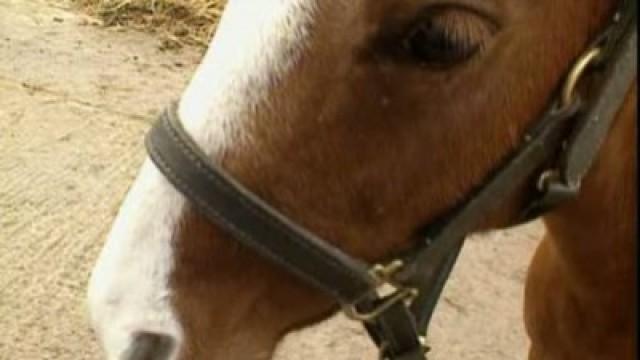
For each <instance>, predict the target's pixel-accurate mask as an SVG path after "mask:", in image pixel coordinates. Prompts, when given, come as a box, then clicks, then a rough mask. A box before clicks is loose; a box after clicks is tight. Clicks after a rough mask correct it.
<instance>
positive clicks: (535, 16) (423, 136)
mask: <svg viewBox="0 0 640 360" xmlns="http://www.w3.org/2000/svg"><path fill="white" fill-rule="evenodd" d="M436 3H437V4H440V5H439V9H443V8H444V10H443V11H444V13H443V15H442V16H443V17H442V18H441V19H440V21H442V22H445V23H449V24H454V26H457V27H458V28H460V29H461V30H460V31H466V32H468V33H469V34H470V35H469V36H470V37H471V38H474V39H479V40H481V41H482V42H483V49H482V51H481V52H480V53H479V54H477V55H476V56H475V57H474V58H473V59H471V60H470V61H469V62H467V63H465V64H462V65H458V66H454V67H451V68H424V67H421V66H417V65H415V64H412V63H410V61H408V60H407V59H406V58H403V57H402V56H397V55H396V54H395V52H394V51H393V49H394V46H396V44H397V42H398V41H400V40H401V39H400V38H399V34H400V33H401V31H402V30H403V29H405V28H406V27H407V26H408V25H409V24H410V23H412V22H414V21H415V19H416V17H417V16H418V14H419V12H420V11H421V10H422V9H424V8H425V7H426V6H427V5H430V6H433V5H435V4H436ZM451 3H453V4H455V5H456V6H457V7H456V8H453V7H451V6H448V7H445V6H444V5H443V4H451ZM612 4H614V1H613V0H610V1H602V0H589V1H585V0H564V1H556V0H517V1H516V0H494V1H471V0H456V1H453V0H452V1H449V2H444V1H433V0H376V1H370V0H331V1H318V9H317V12H316V14H315V16H316V19H315V21H314V23H313V27H312V29H311V32H312V34H313V35H312V39H311V41H310V43H308V44H306V46H305V51H304V54H303V56H302V58H301V59H300V60H299V61H298V63H297V65H296V66H295V67H294V68H293V69H292V70H291V71H290V73H289V74H287V75H286V76H285V77H284V79H282V80H280V81H279V82H278V83H274V84H273V89H272V91H271V94H270V97H269V98H268V99H264V102H263V104H262V105H260V106H259V107H258V109H257V111H256V112H255V117H254V118H253V119H252V122H251V123H252V126H251V128H250V129H249V130H248V135H249V136H248V137H249V138H250V139H251V141H250V145H251V146H243V147H242V148H238V149H230V150H229V151H228V152H226V153H225V154H224V156H221V157H220V158H218V159H215V160H216V161H217V162H219V163H221V164H222V165H223V166H224V167H225V168H226V169H227V170H228V171H229V172H230V173H232V174H233V175H234V176H235V177H237V178H238V179H239V180H240V181H241V182H243V183H244V184H245V185H246V186H247V187H248V188H250V189H252V190H253V191H255V192H256V193H257V194H259V195H260V196H261V197H262V198H264V199H265V200H266V201H267V202H269V203H270V204H272V205H273V206H275V207H277V208H278V209H280V210H281V211H282V212H283V213H285V214H286V215H289V216H290V217H291V218H292V219H295V220H296V221H297V222H298V223H300V224H302V225H304V226H306V227H307V228H309V229H310V230H312V231H313V232H315V233H317V234H319V235H320V236H321V237H323V238H325V239H327V241H330V242H332V243H334V244H336V245H337V246H339V247H341V248H342V249H344V250H345V251H347V252H349V253H350V254H352V255H354V256H358V257H362V258H364V259H367V260H372V261H373V260H377V259H381V258H383V257H387V256H389V255H390V254H392V253H393V252H395V251H398V250H399V249H402V248H405V247H407V246H409V245H410V244H411V241H412V240H413V235H414V232H415V230H416V229H417V228H419V227H420V226H422V225H424V224H426V223H428V222H429V221H430V220H432V219H434V218H435V217H437V216H438V215H440V214H442V213H443V212H444V211H446V210H447V209H449V208H451V207H452V206H453V205H455V204H456V203H457V202H458V201H460V200H461V199H462V198H464V196H465V195H466V194H467V193H468V192H469V191H471V189H473V187H474V186H476V185H477V184H479V183H481V182H482V180H483V179H484V177H485V176H486V175H487V174H488V173H489V172H490V171H491V170H492V169H493V168H494V167H495V166H496V164H498V163H499V162H500V160H501V159H502V158H504V156H506V155H507V154H509V153H510V151H512V150H513V149H514V148H515V147H516V146H517V145H518V144H519V143H520V142H521V137H522V134H523V132H524V131H525V130H526V128H527V127H528V126H529V125H530V124H531V123H532V122H533V121H535V120H536V119H537V117H538V116H539V115H540V113H541V112H542V111H543V109H544V108H545V107H546V105H547V103H548V101H549V96H550V94H551V92H552V91H553V89H555V87H556V86H557V85H558V84H559V82H560V81H561V79H562V77H563V75H564V74H565V73H566V71H567V70H568V68H569V66H570V65H571V63H572V62H573V60H574V59H575V57H576V56H578V55H579V54H580V52H581V51H582V50H583V49H584V47H585V46H586V44H587V43H588V42H589V41H590V39H591V38H592V37H593V36H594V35H595V34H596V33H597V32H598V31H599V30H600V29H601V28H602V25H603V24H604V22H605V21H606V20H607V19H608V17H609V15H610V12H611V6H612ZM462 7H467V8H469V7H472V8H473V9H474V11H475V12H478V13H486V14H489V17H490V18H491V20H481V18H480V17H478V15H473V14H472V12H470V11H468V10H462ZM635 96H636V95H635V92H633V93H632V94H631V95H630V98H629V99H630V100H629V102H628V103H629V104H631V103H635V101H634V100H633V99H635ZM635 111H636V110H635V107H633V106H632V105H628V106H627V107H626V108H625V111H623V112H622V113H621V115H620V120H619V121H618V122H617V125H616V129H615V130H614V131H613V132H612V134H611V137H610V139H609V140H608V142H607V144H606V146H605V149H604V150H603V152H602V154H601V158H600V160H599V162H598V163H597V165H596V167H595V169H594V170H593V171H592V173H591V175H590V177H589V179H588V180H587V182H586V183H585V190H584V193H583V194H582V196H581V198H580V199H579V200H578V201H575V202H573V203H572V204H568V205H567V206H565V207H563V208H562V209H560V210H559V211H558V212H556V213H554V214H552V215H551V216H549V217H548V219H547V223H548V226H549V229H550V231H549V236H548V237H547V238H546V240H545V241H544V242H543V244H542V245H541V247H540V249H539V251H538V253H537V255H536V258H535V259H534V262H533V265H532V268H531V274H530V276H529V280H528V286H527V307H526V311H525V312H526V318H527V324H528V329H529V332H530V335H531V339H532V342H533V347H532V356H531V357H532V359H536V360H537V359H574V358H575V359H589V358H593V359H596V358H598V359H600V358H606V359H631V358H632V357H633V356H632V350H631V347H630V346H631V344H632V340H631V339H632V338H633V336H634V335H635V326H631V325H632V324H631V322H630V321H629V320H627V318H628V317H630V316H631V315H632V309H633V306H632V304H633V302H632V301H633V300H632V298H631V294H632V289H633V286H634V284H635V282H633V283H632V280H633V276H632V275H631V274H632V273H633V272H632V268H633V265H634V264H635V263H634V261H633V259H630V258H629V257H630V256H631V255H630V254H631V253H632V248H633V242H632V241H630V238H631V236H632V234H633V229H632V228H633V226H632V225H633V219H635V216H633V217H632V214H635V196H633V197H632V194H633V195H635V188H634V186H635V185H634V184H635V180H634V179H635V172H634V171H633V170H632V169H633V166H631V165H629V164H631V163H633V162H634V159H635V157H634V156H635V152H634V149H635V141H636V139H635V137H633V136H632V135H630V134H631V133H632V128H634V127H635V122H634V120H633V118H634V117H635ZM257 154H259V156H256V155H257ZM622 164H626V165H622ZM519 199H520V196H519V194H515V195H514V200H513V201H512V202H509V203H508V204H505V206H504V208H503V209H500V211H498V212H497V213H496V214H493V216H491V217H490V218H491V222H490V224H489V226H490V227H496V226H504V225H507V224H508V223H509V222H510V221H511V220H512V218H513V216H514V215H515V213H514V209H515V208H517V207H518V206H519ZM175 240H176V241H175V243H176V250H177V258H176V266H175V271H174V273H173V275H172V287H173V289H174V290H175V299H174V303H175V306H176V309H177V310H178V312H179V315H180V318H181V322H182V324H183V325H184V326H185V333H186V341H187V344H186V345H187V346H186V348H185V350H184V352H183V354H182V355H183V356H182V357H183V358H184V359H202V358H205V357H206V358H214V359H215V358H217V357H216V356H226V357H227V358H229V359H234V357H237V358H242V359H269V358H270V356H271V351H272V350H273V347H274V345H275V344H276V343H277V341H278V340H279V339H280V338H281V336H282V335H283V334H284V333H286V332H287V331H289V330H291V329H293V328H297V327H299V326H303V325H305V324H309V323H312V322H314V321H316V320H318V319H321V318H323V317H325V316H327V315H328V314H329V313H330V312H331V311H332V310H333V309H334V308H335V305H334V304H333V302H332V301H331V299H327V298H325V297H324V296H322V295H321V294H319V293H317V292H316V291H315V290H313V289H311V288H309V287H308V286H307V285H306V284H302V283H300V282H299V281H297V280H296V279H294V278H293V277H292V276H291V275H289V274H286V273H285V272H283V271H281V270H280V269H278V268H276V267H275V266H273V265H271V264H269V263H267V262H266V261H264V260H262V259H260V258H258V257H257V256H256V255H255V254H253V253H251V252H250V251H247V250H245V249H242V248H240V247H239V245H238V244H237V243H236V242H235V241H234V240H233V239H230V238H228V236H226V235H225V234H223V233H221V232H220V230H218V229H216V228H215V227H213V226H212V225H211V224H210V223H208V222H207V221H205V220H204V219H202V218H201V217H200V216H199V215H197V214H195V213H188V214H186V215H185V216H184V221H183V224H182V226H181V229H180V231H179V232H178V233H177V234H176V239H175ZM611 309H616V310H611ZM634 314H635V313H633V318H634V319H635V315H634Z"/></svg>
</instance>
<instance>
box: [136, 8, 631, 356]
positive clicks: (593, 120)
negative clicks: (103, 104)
mask: <svg viewBox="0 0 640 360" xmlns="http://www.w3.org/2000/svg"><path fill="white" fill-rule="evenodd" d="M636 11H637V3H636V1H635V0H628V1H627V0H623V1H621V5H620V9H619V11H618V12H617V13H616V15H615V18H614V19H613V21H612V23H611V24H610V25H609V26H608V28H607V29H606V30H605V32H604V33H603V34H602V35H601V36H600V37H599V38H598V39H597V41H595V43H594V44H593V46H591V47H590V48H589V49H588V50H587V51H586V52H585V55H583V56H582V57H581V58H580V59H578V61H577V63H576V65H575V67H574V68H573V69H572V70H571V71H570V72H569V74H568V75H567V79H566V81H565V84H564V86H563V87H562V88H561V89H559V95H558V97H557V99H556V100H555V101H553V102H552V103H551V105H550V108H549V110H548V111H547V112H546V113H545V114H544V115H543V116H542V117H541V118H540V120H538V121H537V123H536V124H535V125H534V127H533V128H532V129H530V130H529V131H528V132H527V134H526V135H525V138H524V142H523V144H522V145H521V146H520V147H519V148H518V149H516V151H515V152H514V153H513V154H512V155H511V157H510V158H509V159H508V160H507V161H506V162H505V163H504V164H503V165H502V166H501V167H499V168H497V169H496V170H495V171H494V172H493V173H492V174H491V175H490V176H488V178H487V179H486V181H485V182H484V184H483V185H482V186H480V187H479V188H478V189H476V191H474V192H472V193H471V194H469V196H468V198H467V200H466V201H465V202H464V203H462V204H461V205H460V206H458V207H457V208H455V209H453V210H452V211H451V213H450V215H448V216H447V217H446V218H444V219H443V220H442V221H439V222H438V223H437V224H430V225H429V226H428V227H426V229H427V230H426V231H425V232H424V234H425V235H424V238H423V240H422V241H421V242H420V243H419V244H417V245H416V246H415V248H414V249H413V251H410V252H409V253H408V254H403V255H401V256H397V257H395V258H394V260H392V261H389V262H387V263H384V264H382V263H381V264H377V265H370V264H367V263H365V262H363V261H360V260H358V259H355V258H353V257H351V256H349V255H347V254H346V253H344V252H342V251H341V250H339V249H337V248H335V247H333V246H332V245H331V244H330V243H329V242H326V241H324V240H322V239H320V238H319V237H317V236H316V235H314V234H313V233H311V232H309V231H307V230H306V229H304V228H302V227H300V226H298V225H296V224H295V223H294V222H293V221H292V220H291V219H289V218H287V217H285V216H283V215H282V214H281V213H279V212H278V211H277V210H276V209H274V208H273V207H271V206H269V205H268V204H266V203H265V202H263V201H262V200H261V199H259V198H258V197H257V196H255V195H254V194H252V193H251V191H249V190H248V189H246V188H245V187H243V186H242V185H241V184H240V183H238V182H237V181H236V180H235V179H233V178H232V177H231V176H229V175H228V174H227V173H226V172H225V171H224V170H223V169H220V168H218V167H217V166H216V165H215V164H213V163H212V162H211V161H210V160H209V159H208V157H207V156H206V155H205V154H204V153H203V152H202V151H201V150H200V148H199V147H198V145H197V144H196V143H195V142H194V141H193V140H192V138H191V137H190V136H189V135H188V134H187V132H186V131H185V130H184V129H183V127H182V125H181V123H180V120H179V119H178V116H177V114H176V107H175V105H174V106H171V107H170V108H168V109H167V110H166V111H165V112H164V113H163V114H162V115H161V116H160V119H159V121H158V122H157V123H156V124H155V126H154V127H153V128H152V129H151V132H150V133H149V134H148V136H147V139H146V146H147V149H148V152H149V154H150V157H151V159H152V160H153V162H154V163H155V164H156V165H157V167H158V168H159V169H160V171H161V172H162V173H163V174H164V175H165V176H166V178H167V179H168V180H169V181H170V182H171V183H172V184H173V185H174V186H175V188H176V189H178V190H179V191H180V192H181V193H182V194H183V195H184V196H185V197H187V198H188V199H189V200H190V201H191V203H192V204H193V205H194V206H195V207H196V208H197V209H198V211H200V212H201V213H202V214H204V215H205V216H206V217H207V218H208V219H209V220H210V221H211V222H213V223H215V224H216V225H218V226H220V227H222V228H223V229H225V230H226V231H227V232H228V233H230V234H231V235H232V236H233V237H234V238H235V239H237V241H239V242H241V243H242V244H243V245H245V246H247V247H248V248H250V249H252V250H254V251H256V252H257V253H259V254H260V255H262V256H264V257H266V258H268V259H270V260H271V261H273V262H274V263H276V264H278V265H280V266H282V267H284V268H285V269H286V270H288V271H289V272H291V273H293V274H295V275H297V276H298V277H299V278H300V279H301V280H303V281H305V282H307V283H309V284H312V285H314V286H315V287H316V288H318V289H319V290H321V291H324V292H325V293H326V294H328V295H330V296H332V297H333V298H335V299H336V300H337V301H338V303H339V304H340V305H341V306H342V308H343V309H344V312H345V314H346V315H347V316H348V317H349V318H351V319H354V320H357V321H361V322H363V323H364V325H365V326H366V328H367V330H368V332H369V334H370V335H371V337H372V339H373V340H374V341H375V343H376V344H377V345H378V347H379V348H380V358H381V359H388V360H424V359H426V353H427V351H428V347H427V346H426V343H425V337H426V334H427V330H428V325H429V322H430V319H431V315H432V313H433V311H434V308H435V306H436V304H437V301H438V299H439V297H440V293H441V291H442V288H443V287H444V284H445V282H446V280H447V279H448V277H449V274H450V272H451V270H452V269H453V266H454V265H455V262H456V259H457V258H458V254H459V253H460V251H461V249H462V246H463V244H464V239H465V237H466V236H467V235H468V234H469V233H471V232H473V231H474V230H475V229H476V228H477V226H479V222H480V221H482V220H483V216H484V215H485V214H486V213H488V212H490V211H492V210H494V209H495V208H496V207H498V206H500V205H501V204H502V203H503V202H504V201H505V198H506V197H507V196H508V194H511V193H512V192H513V191H515V190H517V189H519V188H520V187H521V186H522V184H525V183H526V182H527V181H530V180H531V179H532V178H534V177H537V178H538V181H537V183H536V184H535V186H532V188H533V189H532V192H533V196H532V197H533V200H532V201H531V202H530V203H529V205H528V206H527V207H526V208H525V209H523V216H522V221H521V222H525V221H528V220H531V219H534V218H536V217H538V216H540V215H541V214H543V213H545V212H547V211H549V210H550V209H553V208H554V207H555V206H557V205H558V204H560V203H561V202H563V201H566V200H568V199H571V198H574V197H575V196H576V195H577V193H578V191H579V189H580V182H581V180H582V178H583V177H584V176H585V174H586V173H587V171H588V170H589V168H590V166H591V164H592V163H593V161H594V158H595V157H596V155H597V153H598V151H599V148H600V146H601V144H602V143H603V141H604V139H605V138H606V136H607V133H608V131H609V129H610V127H611V124H612V122H613V119H614V118H615V115H616V112H617V111H618V109H619V108H620V106H621V105H622V103H623V101H624V98H625V95H626V92H627V91H628V89H629V87H630V86H631V85H632V82H633V81H634V79H635V76H636V61H637V54H636V52H637V29H636V26H637V16H636ZM587 72H590V75H591V74H593V76H594V77H595V79H594V80H596V81H595V82H594V84H595V85H594V86H593V95H592V96H590V97H589V101H588V102H587V101H584V100H583V99H581V98H580V97H578V94H577V93H576V90H575V88H576V86H577V84H578V83H579V82H580V80H581V79H582V78H583V77H584V76H586V75H587Z"/></svg>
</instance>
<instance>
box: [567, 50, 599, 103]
mask: <svg viewBox="0 0 640 360" xmlns="http://www.w3.org/2000/svg"><path fill="white" fill-rule="evenodd" d="M601 54H602V49H600V48H598V47H596V48H593V49H591V50H589V51H588V52H586V53H585V54H584V55H582V56H581V57H580V58H579V59H578V61H577V62H576V64H575V65H574V66H573V68H572V69H571V72H569V75H568V76H567V80H566V82H565V83H564V87H563V88H562V95H561V97H560V106H561V107H562V108H566V107H569V106H571V104H572V103H573V101H574V100H575V91H576V86H578V83H579V82H580V79H581V78H582V75H583V74H584V73H585V71H586V70H587V69H588V68H589V67H590V66H591V65H593V64H594V63H595V62H596V61H597V60H598V58H599V57H600V55H601Z"/></svg>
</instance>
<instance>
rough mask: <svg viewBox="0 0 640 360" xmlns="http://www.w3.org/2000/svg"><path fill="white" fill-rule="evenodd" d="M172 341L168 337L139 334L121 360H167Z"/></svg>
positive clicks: (172, 345)
mask: <svg viewBox="0 0 640 360" xmlns="http://www.w3.org/2000/svg"><path fill="white" fill-rule="evenodd" d="M174 346H175V342H174V340H173V339H172V338H171V336H169V335H165V334H154V333H150V332H139V333H137V334H136V335H135V336H134V338H133V343H131V346H130V347H129V348H128V349H127V351H126V352H125V354H124V356H123V357H122V359H123V360H168V359H169V356H170V355H171V352H172V351H173V347H174Z"/></svg>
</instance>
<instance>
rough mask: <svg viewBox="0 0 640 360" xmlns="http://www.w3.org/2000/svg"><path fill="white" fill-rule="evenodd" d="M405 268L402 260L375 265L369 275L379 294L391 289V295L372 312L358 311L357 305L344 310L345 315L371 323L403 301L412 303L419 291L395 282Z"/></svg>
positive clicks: (383, 297)
mask: <svg viewBox="0 0 640 360" xmlns="http://www.w3.org/2000/svg"><path fill="white" fill-rule="evenodd" d="M403 267H404V262H403V261H402V260H395V261H392V262H391V263H389V264H387V265H381V264H377V265H374V266H373V267H372V268H371V270H370V271H369V273H370V274H371V276H372V277H373V278H374V279H375V281H376V285H377V289H376V290H377V291H378V293H381V292H383V291H384V290H385V288H387V289H389V288H391V291H390V292H391V293H390V294H388V295H386V296H381V302H380V303H379V304H378V305H376V307H375V308H374V309H372V310H369V311H366V312H362V311H359V310H358V309H357V304H353V305H348V306H345V308H344V309H343V311H344V313H345V315H346V316H347V317H348V318H349V319H351V320H355V321H361V322H371V321H373V320H375V319H377V318H378V317H379V316H380V315H382V314H383V313H384V312H385V311H387V310H388V309H389V308H391V307H392V306H394V305H396V304H398V303H399V302H401V301H405V302H409V303H410V302H412V301H413V300H414V299H415V298H416V297H417V296H418V290H417V289H414V288H407V287H403V286H401V285H399V284H397V283H396V282H395V281H393V276H394V275H395V274H397V273H398V272H399V271H400V270H402V268H403Z"/></svg>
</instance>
